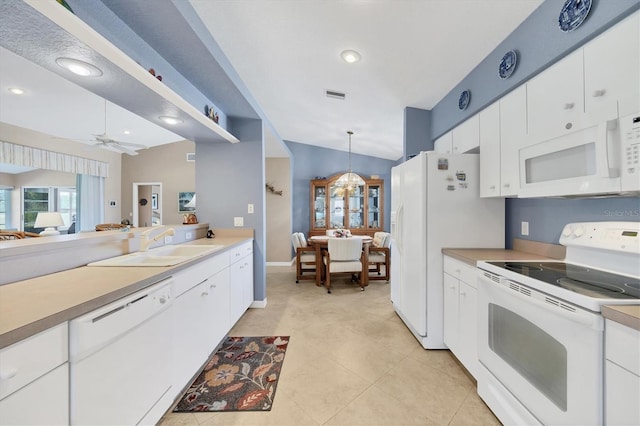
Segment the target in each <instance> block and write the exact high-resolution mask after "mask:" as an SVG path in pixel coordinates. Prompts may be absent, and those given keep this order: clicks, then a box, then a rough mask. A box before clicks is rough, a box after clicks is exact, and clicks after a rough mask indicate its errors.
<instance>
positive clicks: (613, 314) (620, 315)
mask: <svg viewBox="0 0 640 426" xmlns="http://www.w3.org/2000/svg"><path fill="white" fill-rule="evenodd" d="M602 316H603V317H605V318H607V319H610V320H612V321H615V322H618V323H620V324H622V325H626V326H627V327H631V328H633V329H635V330H638V331H640V304H638V305H624V306H623V305H605V306H603V307H602Z"/></svg>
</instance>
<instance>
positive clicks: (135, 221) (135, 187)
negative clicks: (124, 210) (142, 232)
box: [131, 182, 163, 228]
mask: <svg viewBox="0 0 640 426" xmlns="http://www.w3.org/2000/svg"><path fill="white" fill-rule="evenodd" d="M140 186H159V187H160V190H159V193H160V202H159V203H158V213H159V214H160V224H161V225H162V201H163V197H162V182H133V191H132V192H133V197H132V201H133V207H132V212H133V217H132V222H131V225H133V226H134V227H136V228H138V227H139V226H138V213H139V211H138V187H140Z"/></svg>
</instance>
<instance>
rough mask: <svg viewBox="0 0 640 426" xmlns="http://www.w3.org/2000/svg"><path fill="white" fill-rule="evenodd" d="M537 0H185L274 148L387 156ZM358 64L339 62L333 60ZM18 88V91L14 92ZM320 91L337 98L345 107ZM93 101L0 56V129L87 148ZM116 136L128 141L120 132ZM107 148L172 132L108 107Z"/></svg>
mask: <svg viewBox="0 0 640 426" xmlns="http://www.w3.org/2000/svg"><path fill="white" fill-rule="evenodd" d="M542 2H543V0H322V1H321V0H298V1H293V0H260V1H255V0H191V4H192V5H193V7H194V9H195V11H196V12H197V13H198V14H199V15H200V17H201V19H202V20H203V22H204V23H205V25H206V27H207V28H208V29H209V31H210V32H211V34H212V36H213V38H214V39H215V40H216V41H217V43H218V44H219V45H220V47H221V48H222V50H223V51H224V53H225V55H226V56H227V57H228V59H229V61H230V62H231V64H232V65H233V67H234V68H235V70H236V71H237V72H238V74H239V76H240V78H241V79H242V80H243V82H244V83H245V85H246V86H247V88H248V89H249V91H250V92H251V94H252V95H253V96H254V98H255V99H256V100H257V102H258V104H259V105H260V107H261V109H262V110H263V111H264V113H265V114H266V116H267V119H268V120H269V121H270V122H271V124H272V126H273V129H274V131H275V133H273V132H271V131H269V132H268V135H267V137H266V139H267V144H266V145H267V148H266V155H267V156H268V157H278V156H288V154H287V152H286V151H285V150H284V149H283V148H282V146H281V145H280V143H279V137H280V138H282V139H285V140H289V141H294V142H300V143H305V144H310V145H318V146H322V147H327V148H333V149H338V150H343V151H346V150H347V149H348V137H347V134H346V132H347V130H353V131H354V135H353V143H352V150H353V152H355V153H360V154H366V155H371V156H375V157H380V158H387V159H392V160H396V159H398V158H400V157H401V156H402V141H403V111H404V108H405V107H407V106H409V107H417V108H424V109H431V108H433V107H434V106H435V105H436V104H437V103H438V101H439V100H441V99H442V98H443V97H444V95H446V94H447V93H448V92H449V91H450V90H451V89H452V88H453V87H455V85H456V84H457V83H458V82H459V81H461V80H462V79H463V78H464V77H465V76H466V75H467V74H468V73H469V72H470V71H471V70H472V69H473V68H474V67H475V66H476V65H477V64H478V63H479V62H480V61H481V60H482V59H484V58H485V57H486V56H487V55H488V54H489V52H491V51H492V50H493V49H494V48H495V47H496V46H497V45H498V44H499V43H500V42H501V41H502V40H503V39H504V38H506V37H507V36H508V35H509V34H510V33H511V32H512V31H513V30H514V29H515V28H516V27H517V26H518V25H519V24H520V23H521V22H522V21H523V20H524V19H525V18H526V17H527V16H528V15H529V14H530V13H531V12H532V11H533V10H534V9H535V8H536V7H538V6H539V5H540V4H541V3H542ZM345 49H355V50H357V51H359V52H360V53H361V54H362V61H360V62H358V63H356V64H347V63H345V62H343V61H342V59H341V58H340V52H341V51H342V50H345ZM14 86H19V87H22V88H23V89H25V90H26V95H23V96H15V95H12V94H10V93H9V92H8V88H9V87H14ZM325 90H335V91H340V92H344V93H346V99H345V100H344V101H341V100H336V99H331V98H327V97H326V96H325ZM104 108H105V105H104V101H103V100H102V99H101V98H100V97H98V96H95V95H93V94H91V93H90V92H88V91H86V90H85V89H82V88H80V87H79V86H76V85H74V84H72V83H70V82H68V81H67V80H65V79H63V78H61V77H59V76H57V75H55V74H53V73H51V72H47V71H45V70H44V69H42V68H40V67H39V66H37V65H34V64H33V63H31V62H29V61H26V60H24V59H23V58H21V57H19V56H17V55H15V54H13V53H11V52H9V51H8V50H5V49H4V48H0V121H2V122H6V123H9V124H13V125H16V126H20V127H25V128H29V129H32V130H36V131H39V132H42V133H46V134H50V135H53V136H56V137H62V138H67V139H73V140H79V141H85V142H89V141H91V140H92V139H93V135H95V134H99V133H102V132H104V131H105V111H104ZM125 129H127V130H129V131H130V132H131V134H129V135H126V134H124V133H123V131H124V130H125ZM106 130H107V133H109V135H110V136H111V137H112V138H113V139H116V140H120V141H123V142H130V143H138V144H143V145H146V146H149V147H151V146H156V145H161V144H165V143H171V142H175V141H179V140H182V139H183V138H181V137H180V136H178V135H175V134H173V133H172V132H170V131H168V130H166V129H164V128H161V127H159V126H157V125H155V124H152V123H150V122H148V121H146V120H144V119H141V118H140V117H138V116H136V115H134V114H131V113H129V112H128V111H126V110H124V109H122V108H120V107H118V106H116V105H114V104H111V103H109V104H108V105H107V119H106Z"/></svg>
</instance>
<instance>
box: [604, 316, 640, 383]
mask: <svg viewBox="0 0 640 426" xmlns="http://www.w3.org/2000/svg"><path fill="white" fill-rule="evenodd" d="M604 336H605V342H606V344H605V355H606V358H607V359H608V360H610V361H612V362H615V363H616V364H618V365H619V366H620V367H623V368H625V369H627V370H629V371H631V372H632V373H634V374H635V375H636V376H640V331H637V330H634V329H632V328H631V327H627V326H626V325H622V324H620V323H617V322H615V321H611V320H606V328H605V333H604Z"/></svg>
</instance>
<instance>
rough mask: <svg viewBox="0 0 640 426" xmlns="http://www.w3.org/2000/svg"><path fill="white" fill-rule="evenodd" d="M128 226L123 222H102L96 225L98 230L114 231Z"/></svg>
mask: <svg viewBox="0 0 640 426" xmlns="http://www.w3.org/2000/svg"><path fill="white" fill-rule="evenodd" d="M126 227H127V225H123V224H121V223H100V224H98V225H96V231H114V230H118V229H122V228H126Z"/></svg>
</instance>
